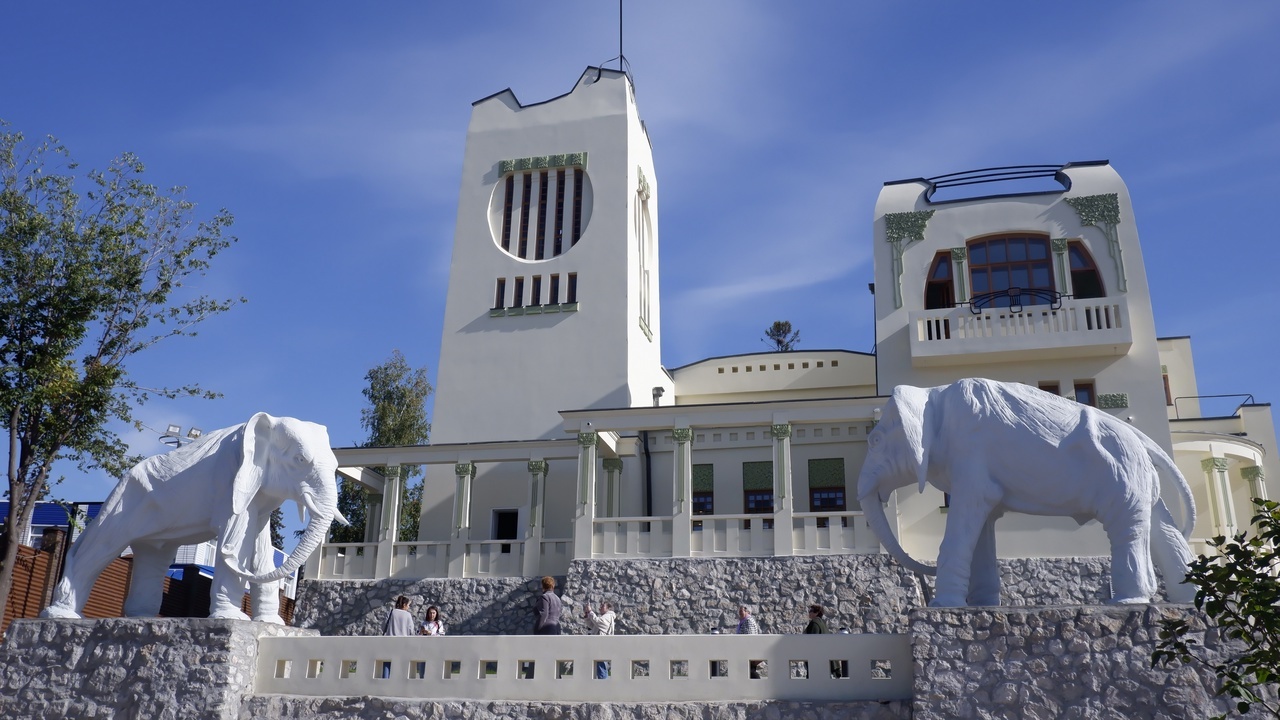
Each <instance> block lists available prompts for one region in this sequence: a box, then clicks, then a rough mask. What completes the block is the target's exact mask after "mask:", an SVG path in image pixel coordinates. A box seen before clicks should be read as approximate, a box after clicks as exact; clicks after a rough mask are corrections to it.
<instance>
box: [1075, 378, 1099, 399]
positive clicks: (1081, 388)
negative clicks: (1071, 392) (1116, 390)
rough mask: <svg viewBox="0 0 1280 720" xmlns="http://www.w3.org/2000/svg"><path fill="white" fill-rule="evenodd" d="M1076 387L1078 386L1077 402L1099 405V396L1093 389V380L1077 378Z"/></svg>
mask: <svg viewBox="0 0 1280 720" xmlns="http://www.w3.org/2000/svg"><path fill="white" fill-rule="evenodd" d="M1075 387H1076V402H1078V403H1080V404H1081V405H1097V404H1098V403H1097V397H1096V395H1095V393H1094V391H1093V381H1092V380H1077V381H1076V383H1075Z"/></svg>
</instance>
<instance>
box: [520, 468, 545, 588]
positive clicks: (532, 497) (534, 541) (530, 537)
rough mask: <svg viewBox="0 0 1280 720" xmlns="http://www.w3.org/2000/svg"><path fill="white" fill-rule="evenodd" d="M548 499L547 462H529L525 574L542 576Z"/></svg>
mask: <svg viewBox="0 0 1280 720" xmlns="http://www.w3.org/2000/svg"><path fill="white" fill-rule="evenodd" d="M546 497H547V461H546V460H530V461H529V527H528V528H526V529H525V542H524V571H523V572H524V574H525V575H526V576H528V577H537V576H538V575H541V574H542V567H541V566H542V509H543V507H544V504H545V502H546Z"/></svg>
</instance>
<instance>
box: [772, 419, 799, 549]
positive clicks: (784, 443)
mask: <svg viewBox="0 0 1280 720" xmlns="http://www.w3.org/2000/svg"><path fill="white" fill-rule="evenodd" d="M769 434H770V435H772V436H773V554H774V555H790V554H792V552H794V550H795V538H794V533H793V532H792V527H791V526H792V520H791V513H792V508H793V505H794V503H793V502H792V500H793V498H792V497H791V425H790V424H786V423H784V424H782V425H773V426H771V427H770V428H769Z"/></svg>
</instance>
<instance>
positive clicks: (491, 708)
mask: <svg viewBox="0 0 1280 720" xmlns="http://www.w3.org/2000/svg"><path fill="white" fill-rule="evenodd" d="M242 717H244V718H264V717H269V718H279V719H281V720H294V719H295V718H296V719H297V720H304V719H305V720H311V719H312V718H314V719H315V720H348V719H352V720H384V719H388V720H389V719H391V718H394V719H395V720H508V719H509V718H531V719H532V720H615V719H617V720H624V719H625V720H668V718H670V719H671V720H708V719H711V718H714V720H781V718H787V719H788V720H791V719H792V718H795V720H907V719H909V718H910V717H911V704H910V703H907V702H896V701H895V702H886V703H878V702H847V703H804V702H751V703H663V702H655V703H602V704H596V703H517V702H502V701H486V702H448V701H438V700H400V699H393V698H371V697H346V698H301V697H286V696H283V695H273V696H259V697H250V698H246V699H245V701H244V709H243V712H242Z"/></svg>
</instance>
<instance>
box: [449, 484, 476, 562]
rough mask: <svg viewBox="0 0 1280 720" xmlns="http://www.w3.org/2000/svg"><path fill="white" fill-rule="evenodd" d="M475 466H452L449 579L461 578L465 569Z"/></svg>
mask: <svg viewBox="0 0 1280 720" xmlns="http://www.w3.org/2000/svg"><path fill="white" fill-rule="evenodd" d="M475 475H476V465H475V463H472V462H460V463H456V464H455V465H454V466H453V476H454V483H455V484H454V491H453V542H451V543H450V545H449V577H462V576H463V575H464V574H465V573H466V568H467V542H468V541H469V540H470V539H471V481H472V480H473V479H474V478H475Z"/></svg>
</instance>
